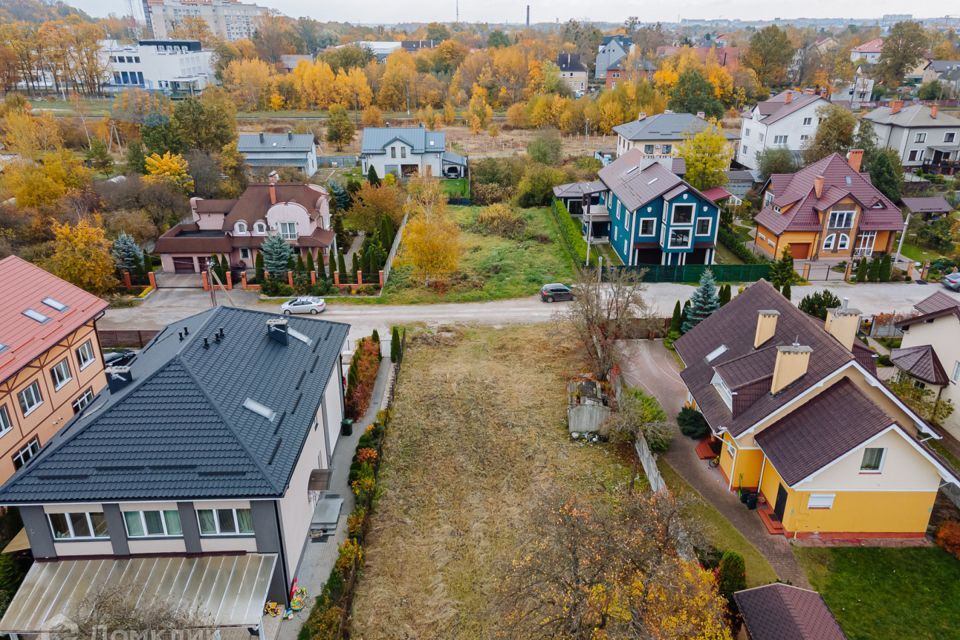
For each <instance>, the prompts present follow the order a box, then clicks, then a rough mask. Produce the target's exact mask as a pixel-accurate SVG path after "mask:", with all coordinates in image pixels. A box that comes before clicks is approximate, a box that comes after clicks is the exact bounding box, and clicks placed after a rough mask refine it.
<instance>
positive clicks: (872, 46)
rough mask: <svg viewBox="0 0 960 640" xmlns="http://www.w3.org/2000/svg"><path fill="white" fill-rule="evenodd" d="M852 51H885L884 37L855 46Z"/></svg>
mask: <svg viewBox="0 0 960 640" xmlns="http://www.w3.org/2000/svg"><path fill="white" fill-rule="evenodd" d="M852 51H856V52H857V53H881V52H882V51H883V38H874V39H873V40H867V41H866V42H864V43H863V44H861V45H857V46H856V47H854V48H853V49H852Z"/></svg>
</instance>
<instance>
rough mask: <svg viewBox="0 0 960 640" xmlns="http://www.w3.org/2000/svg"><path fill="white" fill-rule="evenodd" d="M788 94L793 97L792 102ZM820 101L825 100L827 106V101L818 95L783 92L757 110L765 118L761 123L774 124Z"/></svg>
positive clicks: (763, 103)
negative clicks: (788, 99)
mask: <svg viewBox="0 0 960 640" xmlns="http://www.w3.org/2000/svg"><path fill="white" fill-rule="evenodd" d="M787 94H791V95H792V97H791V99H790V102H787ZM820 100H823V103H824V104H827V101H826V100H824V99H823V98H822V97H820V96H818V95H816V94H809V93H801V92H799V91H782V92H780V93H778V94H777V95H775V96H773V97H771V98H770V99H769V100H765V101H764V102H761V103H760V104H758V105H757V110H758V111H759V112H760V115H761V116H763V117H762V118H761V119H760V120H759V122H760V123H762V124H772V123H774V122H776V121H778V120H782V119H783V118H786V117H787V116H788V115H790V114H791V113H795V112H796V111H799V110H800V109H803V108H804V107H806V106H808V105H811V104H813V103H814V102H818V101H820Z"/></svg>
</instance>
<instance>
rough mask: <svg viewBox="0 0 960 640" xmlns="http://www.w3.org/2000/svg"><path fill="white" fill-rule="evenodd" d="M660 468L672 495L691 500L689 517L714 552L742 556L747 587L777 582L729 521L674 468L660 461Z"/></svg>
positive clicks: (769, 566)
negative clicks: (700, 528) (714, 548)
mask: <svg viewBox="0 0 960 640" xmlns="http://www.w3.org/2000/svg"><path fill="white" fill-rule="evenodd" d="M659 468H660V473H661V474H662V475H663V479H664V480H665V481H666V483H667V486H668V487H670V490H671V491H673V492H674V494H676V495H677V496H685V497H687V498H690V499H691V500H692V503H691V505H690V513H689V514H688V515H689V516H690V517H691V519H693V520H694V521H696V522H698V523H699V524H700V526H702V527H703V532H704V534H705V535H706V537H707V540H708V541H709V542H710V543H711V544H712V545H713V546H714V547H716V548H717V549H721V550H730V551H736V552H737V553H739V554H740V555H741V556H743V561H744V564H745V565H746V568H747V586H748V587H756V586H759V585H762V584H768V583H770V582H776V581H777V572H776V571H774V570H773V567H772V566H771V565H770V563H769V562H767V559H766V558H764V557H763V555H762V554H761V553H760V552H759V551H758V550H757V548H756V547H755V546H753V544H752V543H751V542H750V541H749V540H747V539H746V538H744V537H743V534H742V533H740V532H739V531H737V528H736V527H734V526H733V525H732V524H731V523H730V521H729V520H727V519H726V518H724V517H723V514H722V513H720V512H719V511H717V510H716V509H715V508H714V507H713V505H711V504H710V503H709V502H707V501H706V500H704V499H703V496H701V495H700V493H699V492H698V491H697V490H696V489H694V488H693V487H691V486H690V485H689V484H687V481H686V480H684V479H683V478H682V477H680V474H678V473H677V472H676V471H674V469H673V467H671V466H670V465H669V464H668V463H667V462H666V461H665V460H663V459H662V458H661V459H660V464H659Z"/></svg>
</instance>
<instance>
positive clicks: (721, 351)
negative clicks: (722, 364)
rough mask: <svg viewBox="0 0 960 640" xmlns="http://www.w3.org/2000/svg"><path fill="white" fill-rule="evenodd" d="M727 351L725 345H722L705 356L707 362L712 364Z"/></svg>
mask: <svg viewBox="0 0 960 640" xmlns="http://www.w3.org/2000/svg"><path fill="white" fill-rule="evenodd" d="M726 351H727V345H725V344H722V345H720V346H719V347H717V348H716V349H714V350H713V351H711V352H710V353H708V354H707V362H713V361H714V360H716V359H717V358H719V357H720V356H722V355H723V354H724V353H726Z"/></svg>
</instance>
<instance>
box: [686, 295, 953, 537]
mask: <svg viewBox="0 0 960 640" xmlns="http://www.w3.org/2000/svg"><path fill="white" fill-rule="evenodd" d="M859 326H860V312H859V311H857V310H856V309H851V308H848V307H847V305H846V303H845V302H844V303H843V304H842V305H841V306H840V307H838V308H835V309H830V310H828V313H827V318H826V321H825V322H824V321H821V320H819V319H817V318H814V317H811V316H808V315H806V314H805V313H803V312H802V311H800V310H799V309H798V308H797V307H795V306H794V305H793V304H792V303H791V302H790V301H789V300H787V299H786V298H785V297H783V296H782V295H781V294H780V293H779V292H778V291H777V290H776V289H774V288H773V287H772V286H771V285H770V284H769V283H767V282H766V281H763V280H761V281H759V282H757V283H755V284H753V285H751V286H750V287H748V288H747V289H746V290H745V291H744V292H743V293H741V294H740V295H738V296H736V297H735V298H734V299H733V300H732V301H731V302H729V303H728V304H726V305H724V306H723V307H721V308H720V309H719V310H718V311H716V312H714V313H713V314H712V315H711V316H710V317H708V318H707V319H706V320H704V321H703V322H701V323H700V324H698V325H697V326H696V327H694V328H693V329H692V330H690V331H688V332H687V333H686V334H684V335H683V336H682V337H681V338H680V339H678V340H677V341H676V343H675V346H676V350H677V353H678V354H679V356H680V358H681V359H682V361H683V364H684V370H683V371H682V373H681V374H680V375H681V378H682V379H683V382H684V384H685V385H686V387H687V390H688V398H687V399H688V402H689V403H690V406H692V407H694V408H695V409H696V410H698V411H699V412H701V413H702V415H703V417H704V418H705V419H706V422H707V424H708V425H709V427H710V431H711V434H712V437H713V438H716V439H717V440H719V441H721V447H720V453H719V473H721V474H722V476H723V480H724V484H725V485H726V486H727V488H728V489H729V490H731V491H738V490H746V491H756V492H758V493H759V502H760V505H761V506H760V513H759V515H760V518H761V520H762V521H763V522H764V524H765V525H766V526H767V528H768V530H769V531H770V532H771V533H782V534H783V535H785V536H787V537H790V538H818V539H821V540H831V539H843V540H850V539H853V540H858V539H870V538H888V537H895V538H923V537H924V536H925V535H926V530H927V525H928V523H929V520H930V513H931V510H932V508H933V504H934V501H935V500H936V498H937V493H938V491H939V489H940V486H941V484H942V483H944V482H946V483H953V484H960V480H958V479H957V478H956V476H955V475H954V474H953V472H951V471H950V470H949V469H948V467H947V466H946V465H944V464H943V463H942V462H940V460H939V458H938V457H937V456H936V455H935V454H934V453H932V451H931V450H930V449H929V448H928V445H927V444H926V442H925V441H926V440H929V439H939V438H941V437H942V436H940V435H939V434H938V433H937V432H936V431H934V430H933V429H932V428H931V427H930V426H929V425H927V423H926V422H924V420H923V419H922V418H920V417H919V416H918V415H917V414H916V413H915V412H914V411H912V410H911V409H910V408H909V407H908V406H907V405H906V404H904V403H903V402H901V401H900V400H899V399H898V398H897V397H896V396H895V395H894V394H893V393H892V392H891V391H890V390H889V389H887V388H886V387H885V386H884V385H883V383H882V382H881V381H880V380H879V379H877V377H876V367H875V362H874V359H873V358H874V354H873V353H872V352H871V351H870V350H869V349H868V348H867V347H865V346H863V345H862V344H861V343H860V341H859V340H857V338H856V333H857V329H858V328H859Z"/></svg>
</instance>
